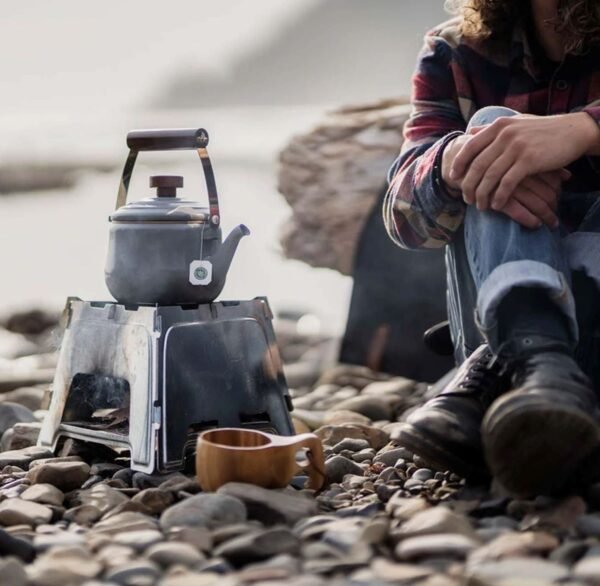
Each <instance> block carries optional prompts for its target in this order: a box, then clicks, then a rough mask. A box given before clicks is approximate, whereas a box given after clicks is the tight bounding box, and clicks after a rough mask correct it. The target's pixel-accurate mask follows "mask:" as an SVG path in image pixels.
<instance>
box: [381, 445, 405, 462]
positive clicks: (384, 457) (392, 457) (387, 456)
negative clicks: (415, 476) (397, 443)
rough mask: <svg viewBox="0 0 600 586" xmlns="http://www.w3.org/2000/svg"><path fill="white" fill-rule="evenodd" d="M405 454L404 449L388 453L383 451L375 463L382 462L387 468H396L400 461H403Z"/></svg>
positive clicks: (392, 450) (395, 449)
mask: <svg viewBox="0 0 600 586" xmlns="http://www.w3.org/2000/svg"><path fill="white" fill-rule="evenodd" d="M404 452H405V450H404V448H392V449H390V450H386V451H383V450H382V451H380V452H379V453H378V454H377V456H375V459H374V461H375V462H381V463H382V464H385V465H386V466H394V465H395V464H396V462H398V460H402V459H403V454H404Z"/></svg>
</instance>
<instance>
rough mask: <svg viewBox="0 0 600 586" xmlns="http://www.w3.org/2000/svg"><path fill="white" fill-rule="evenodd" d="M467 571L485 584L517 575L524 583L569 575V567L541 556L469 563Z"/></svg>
mask: <svg viewBox="0 0 600 586" xmlns="http://www.w3.org/2000/svg"><path fill="white" fill-rule="evenodd" d="M466 573H467V575H468V576H469V577H470V578H471V579H475V580H481V581H482V582H483V583H485V584H487V583H489V582H492V583H495V582H500V581H504V580H510V579H514V578H516V577H518V578H519V579H521V580H522V581H523V582H524V583H526V582H525V581H526V580H539V581H540V582H544V581H545V582H547V583H548V582H557V581H559V580H564V579H565V578H567V577H568V576H569V569H568V568H566V567H565V566H562V565H560V564H557V563H556V562H551V561H547V560H543V559H540V558H528V557H512V558H507V559H504V560H500V561H493V562H485V563H482V564H473V565H471V564H468V565H467V571H466Z"/></svg>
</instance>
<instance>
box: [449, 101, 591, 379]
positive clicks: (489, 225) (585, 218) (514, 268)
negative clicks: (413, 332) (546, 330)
mask: <svg viewBox="0 0 600 586" xmlns="http://www.w3.org/2000/svg"><path fill="white" fill-rule="evenodd" d="M515 114H516V112H515V111H514V110H510V109H508V108H504V107H487V108H483V109H481V110H479V111H478V112H477V113H476V114H475V115H474V116H473V118H472V119H471V121H470V123H469V125H470V126H482V125H486V124H490V123H491V122H493V121H494V120H496V119H497V118H500V117H503V116H514V115H515ZM575 212H577V213H578V214H579V216H577V217H580V218H581V222H578V226H579V227H578V229H577V231H576V232H575V233H573V234H570V235H567V233H566V231H565V230H564V228H563V227H562V226H561V227H559V228H557V229H554V230H552V229H550V228H548V227H546V226H543V227H541V228H539V229H536V230H530V229H527V228H524V227H522V226H520V225H519V224H518V223H517V222H515V221H513V220H511V219H510V218H509V217H508V216H506V215H504V214H502V213H500V212H495V211H479V210H477V208H476V207H475V206H468V207H467V210H466V215H465V221H464V224H463V226H462V229H461V230H460V231H459V233H458V234H457V237H456V239H455V240H454V241H453V242H452V244H450V245H449V246H447V248H446V267H447V277H448V291H447V294H448V315H449V321H450V330H451V333H452V339H453V342H454V347H455V358H456V360H457V361H458V362H462V361H463V360H464V359H465V357H466V356H468V355H469V354H470V353H471V352H472V351H473V350H474V349H475V348H476V347H477V346H479V345H480V344H481V343H483V342H484V341H487V342H489V344H490V346H491V347H492V348H493V349H494V348H495V347H497V346H498V344H499V339H498V321H497V310H498V307H499V305H500V303H501V302H502V301H503V299H504V298H505V297H506V296H507V295H508V294H509V293H510V292H511V291H513V290H514V289H515V288H517V287H536V288H541V289H542V290H544V291H545V292H546V293H547V294H548V296H549V298H550V299H551V300H552V301H553V302H554V306H555V308H556V311H560V312H562V315H564V317H565V319H566V323H567V327H568V332H569V337H570V338H571V341H572V343H573V346H575V345H577V344H578V343H579V347H578V350H577V354H578V355H586V356H588V357H589V360H590V361H593V360H592V358H593V357H592V356H590V351H589V348H587V347H584V348H581V345H582V344H584V343H585V344H587V345H588V346H589V345H590V344H591V343H592V341H593V340H596V339H600V333H599V332H600V325H598V326H596V323H595V322H596V320H597V318H598V317H600V308H599V311H598V312H594V311H590V309H591V306H594V307H595V306H597V305H600V304H599V303H598V301H600V289H598V287H600V266H597V265H600V262H599V261H600V193H597V192H596V193H594V192H592V193H577V194H571V193H563V194H561V198H560V203H559V210H558V215H559V218H560V219H563V218H564V217H566V216H567V215H568V216H569V217H571V216H573V214H574V213H575ZM574 271H575V273H574ZM580 304H583V307H584V308H585V309H584V311H582V312H580V311H579V307H580ZM576 308H577V311H576ZM578 313H582V316H583V315H585V320H584V321H583V323H582V320H579V321H578ZM596 314H597V315H596ZM590 330H591V331H590ZM598 349H599V350H600V343H598ZM598 357H599V358H600V354H598ZM582 366H583V365H582ZM585 369H586V370H588V368H585ZM599 376H600V374H599Z"/></svg>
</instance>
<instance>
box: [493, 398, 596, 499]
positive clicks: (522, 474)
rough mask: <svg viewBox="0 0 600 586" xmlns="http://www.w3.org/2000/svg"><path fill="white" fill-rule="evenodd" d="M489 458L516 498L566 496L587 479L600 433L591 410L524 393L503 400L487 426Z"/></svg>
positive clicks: (498, 404)
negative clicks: (576, 483) (576, 482)
mask: <svg viewBox="0 0 600 586" xmlns="http://www.w3.org/2000/svg"><path fill="white" fill-rule="evenodd" d="M482 441H483V447H484V453H485V457H486V460H487V463H488V466H489V467H490V470H491V472H492V474H493V475H494V476H495V478H496V479H497V480H498V482H499V483H500V484H501V485H502V486H503V487H504V488H506V489H507V490H508V491H509V492H511V493H513V494H514V495H517V496H521V497H527V496H533V495H537V494H546V495H556V494H560V493H561V492H563V491H564V490H566V489H567V488H568V487H570V486H571V485H572V483H573V482H574V479H576V478H578V477H582V476H583V474H582V470H581V467H582V466H583V464H584V462H589V457H590V456H591V455H592V454H593V453H594V452H595V451H596V450H598V448H599V447H600V429H599V427H598V424H597V423H596V421H595V420H594V419H593V418H592V417H590V416H589V415H588V414H587V413H586V412H584V411H582V410H580V409H577V408H574V407H570V406H568V405H561V404H560V403H558V402H557V403H550V402H548V401H544V400H541V399H540V398H539V397H536V396H533V395H531V394H528V395H525V394H522V393H520V392H519V391H516V392H513V393H509V394H507V395H505V396H504V397H502V398H501V399H499V400H498V401H497V403H496V404H495V405H493V406H492V407H491V409H490V410H489V411H488V413H487V415H486V417H485V418H484V421H483V426H482Z"/></svg>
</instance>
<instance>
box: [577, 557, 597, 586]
mask: <svg viewBox="0 0 600 586" xmlns="http://www.w3.org/2000/svg"><path fill="white" fill-rule="evenodd" d="M573 576H575V577H576V578H580V579H582V580H584V581H586V582H590V583H591V584H599V583H600V552H597V553H596V555H586V556H585V557H584V558H583V559H581V560H580V561H579V562H577V563H576V564H575V566H574V567H573Z"/></svg>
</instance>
